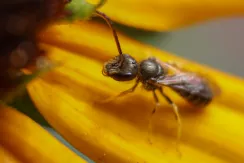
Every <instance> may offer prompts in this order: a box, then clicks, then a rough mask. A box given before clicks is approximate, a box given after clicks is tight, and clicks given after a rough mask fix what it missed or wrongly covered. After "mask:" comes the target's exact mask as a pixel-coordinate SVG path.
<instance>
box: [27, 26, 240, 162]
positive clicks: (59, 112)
mask: <svg viewBox="0 0 244 163" xmlns="http://www.w3.org/2000/svg"><path fill="white" fill-rule="evenodd" d="M111 37H112V36H111V33H110V31H109V30H108V29H107V28H104V26H102V25H99V24H96V23H88V22H84V23H80V24H78V25H57V26H53V27H50V28H49V30H47V31H46V32H44V33H42V34H41V39H42V41H43V42H45V43H49V44H53V47H52V46H51V47H50V46H44V47H45V48H46V49H47V50H48V52H49V55H48V56H49V57H50V59H51V60H53V61H62V62H63V65H62V66H61V67H59V68H57V69H56V70H55V71H54V72H51V73H50V74H49V75H47V76H45V78H44V79H37V80H36V81H34V82H32V83H31V84H30V85H29V86H28V90H29V93H30V95H31V97H32V100H33V101H34V103H35V104H36V106H37V107H38V109H39V111H40V112H41V114H42V115H43V116H44V117H45V118H46V119H47V121H48V122H49V123H50V124H51V125H52V126H53V127H54V128H55V129H57V131H59V132H60V133H61V134H62V135H63V136H64V137H65V138H66V139H67V140H68V141H69V142H70V143H71V144H72V145H74V146H75V147H76V148H77V149H79V150H80V151H81V152H83V153H84V154H86V155H87V156H89V157H90V158H91V159H93V160H94V161H96V162H107V163H114V162H116V163H124V162H148V163H154V162H181V163H184V162H185V163H189V162H204V163H205V162H214V163H216V162H241V161H242V160H243V159H244V156H243V154H242V153H243V150H244V142H243V141H242V138H243V137H244V132H243V130H242V129H241V128H242V124H244V115H243V106H244V103H243V100H242V99H243V98H244V95H243V93H242V92H243V91H244V84H243V80H242V79H238V78H237V77H234V76H231V75H228V74H225V73H222V72H219V71H217V70H214V69H211V68H207V67H206V66H201V65H199V64H196V63H193V62H191V61H186V60H184V59H181V58H178V57H175V56H173V55H170V54H168V53H165V52H162V51H159V50H157V49H155V48H152V47H150V46H147V45H143V44H140V43H138V42H136V41H134V40H132V39H129V38H127V37H125V36H121V35H120V40H121V44H122V48H123V50H124V52H125V53H130V54H131V55H132V56H134V57H135V58H136V59H138V60H141V59H145V58H146V57H149V56H150V55H153V56H155V57H157V58H159V59H161V60H163V61H166V60H174V61H176V62H180V63H183V64H186V67H188V68H192V69H193V70H196V71H200V72H204V73H206V74H207V75H208V76H209V77H210V78H213V79H215V80H216V83H217V84H218V85H219V86H220V88H221V89H222V94H221V96H220V97H217V98H216V99H215V100H214V101H213V103H212V104H211V105H209V106H208V107H207V108H205V109H202V110H198V108H195V109H193V110H189V109H188V105H186V103H185V102H184V100H183V99H182V98H180V97H179V96H177V95H176V94H175V93H173V92H172V91H169V90H166V93H167V94H169V95H170V96H171V97H172V99H173V100H174V101H175V103H176V104H177V105H179V107H180V114H181V116H182V119H183V122H182V123H183V137H182V142H181V145H180V149H181V152H182V155H183V156H182V158H181V159H180V158H179V157H177V153H176V151H175V146H174V145H173V143H174V142H175V141H176V129H177V123H176V121H175V119H174V116H173V113H172V111H171V108H170V107H169V106H168V104H167V103H166V102H165V101H164V100H163V99H162V102H161V103H162V106H161V107H160V108H159V109H158V111H157V112H156V114H155V115H154V117H153V119H152V126H153V130H152V134H151V136H149V138H150V140H151V141H152V144H151V143H149V141H148V132H149V130H148V124H149V119H150V118H151V111H152V109H153V107H154V106H153V98H152V94H151V93H150V92H147V91H144V90H141V89H138V90H136V92H135V93H133V94H131V95H128V96H126V97H124V98H121V99H117V100H115V101H112V102H110V103H106V104H101V103H99V101H102V100H104V99H105V98H107V97H109V96H114V95H116V94H118V93H119V92H120V91H123V90H125V89H128V88H130V87H131V86H132V85H133V84H134V82H128V83H126V82H116V81H114V80H112V79H111V78H106V77H104V76H103V75H102V73H101V70H102V65H103V62H104V61H106V60H108V59H109V58H111V57H113V56H114V55H116V54H117V51H116V48H115V43H114V42H113V40H112V39H111ZM71 38H72V39H71ZM54 46H58V47H61V48H62V49H59V48H55V47H54ZM78 52H79V53H78ZM160 99H161V98H160Z"/></svg>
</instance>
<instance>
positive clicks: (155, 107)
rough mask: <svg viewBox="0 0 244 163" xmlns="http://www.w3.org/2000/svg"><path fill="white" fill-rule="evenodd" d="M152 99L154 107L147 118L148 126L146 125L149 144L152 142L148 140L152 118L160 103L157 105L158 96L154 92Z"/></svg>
mask: <svg viewBox="0 0 244 163" xmlns="http://www.w3.org/2000/svg"><path fill="white" fill-rule="evenodd" d="M153 98H154V101H155V106H154V108H153V110H152V113H151V116H150V117H149V124H148V142H149V143H150V144H152V141H151V139H150V136H151V133H152V118H153V117H152V116H153V115H154V113H155V112H156V110H157V108H158V107H159V105H160V103H159V99H158V96H157V94H156V92H155V90H154V91H153Z"/></svg>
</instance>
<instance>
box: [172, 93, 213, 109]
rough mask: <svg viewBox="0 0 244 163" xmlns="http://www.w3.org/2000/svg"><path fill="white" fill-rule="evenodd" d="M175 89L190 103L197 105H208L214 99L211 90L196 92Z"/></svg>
mask: <svg viewBox="0 0 244 163" xmlns="http://www.w3.org/2000/svg"><path fill="white" fill-rule="evenodd" d="M175 91H176V92H177V93H178V94H179V95H180V96H182V97H183V98H184V99H186V100H187V101H188V102H189V103H191V104H193V105H195V106H206V105H208V104H209V103H210V102H211V101H212V94H211V92H207V93H206V92H205V93H197V94H196V93H195V94H194V93H190V92H186V91H182V90H175Z"/></svg>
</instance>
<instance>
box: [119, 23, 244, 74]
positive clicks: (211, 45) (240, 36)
mask: <svg viewBox="0 0 244 163" xmlns="http://www.w3.org/2000/svg"><path fill="white" fill-rule="evenodd" d="M119 29H120V30H122V31H123V32H124V33H126V34H127V35H129V36H131V37H133V38H135V39H137V40H139V41H142V42H144V43H148V44H151V45H153V46H156V47H158V48H160V49H162V50H166V51H169V52H172V53H174V54H175V55H178V56H181V57H184V58H188V59H190V60H195V61H197V62H199V63H202V64H206V65H209V66H211V67H214V68H217V69H220V70H222V71H225V72H228V73H232V74H234V75H238V76H240V77H244V63H243V62H244V54H243V52H244V19H243V18H234V19H222V20H215V21H210V22H205V23H201V24H198V25H191V26H190V27H187V28H183V29H180V30H177V31H174V32H168V33H166V32H162V33H157V32H145V31H138V30H137V29H131V28H127V27H122V26H119Z"/></svg>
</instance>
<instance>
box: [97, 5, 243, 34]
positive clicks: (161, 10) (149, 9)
mask: <svg viewBox="0 0 244 163" xmlns="http://www.w3.org/2000/svg"><path fill="white" fill-rule="evenodd" d="M100 10H101V11H103V12H105V13H106V14H107V15H108V16H109V17H111V19H112V20H114V21H116V22H118V23H122V24H125V25H128V26H132V27H136V28H141V29H146V30H156V31H162V30H172V29H175V28H180V27H183V26H187V25H191V24H195V23H199V22H201V21H206V20H212V19H216V18H224V17H231V16H243V14H244V1H243V0H224V1H223V0H160V1H159V0H150V1H148V0H133V1H131V0H108V1H107V2H106V3H105V5H104V6H103V7H102V8H101V9H100Z"/></svg>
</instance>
